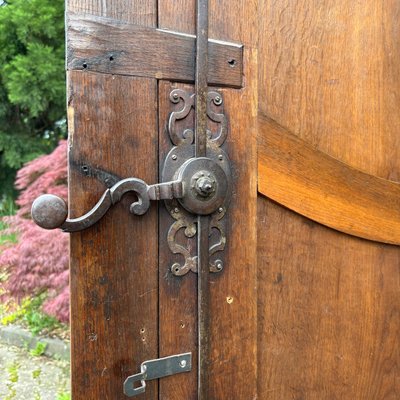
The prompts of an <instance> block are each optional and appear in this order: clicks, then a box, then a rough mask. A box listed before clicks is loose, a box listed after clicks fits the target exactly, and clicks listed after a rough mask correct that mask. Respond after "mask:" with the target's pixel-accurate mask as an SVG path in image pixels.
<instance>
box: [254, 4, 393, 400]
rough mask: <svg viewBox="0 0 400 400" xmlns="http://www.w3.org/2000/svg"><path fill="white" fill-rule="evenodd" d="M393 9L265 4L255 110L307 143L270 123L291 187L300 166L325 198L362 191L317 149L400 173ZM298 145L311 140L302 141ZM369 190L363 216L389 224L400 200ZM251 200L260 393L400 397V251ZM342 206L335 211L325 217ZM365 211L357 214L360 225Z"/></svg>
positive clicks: (346, 399) (379, 172) (280, 398)
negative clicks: (255, 228) (255, 221)
mask: <svg viewBox="0 0 400 400" xmlns="http://www.w3.org/2000/svg"><path fill="white" fill-rule="evenodd" d="M399 15H400V3H399V2H396V1H389V2H385V4H383V3H382V2H377V1H374V0H367V1H364V2H362V3H360V2H348V1H345V0H338V1H337V0H335V1H333V0H332V1H331V0H329V1H324V2H320V1H317V0H311V1H304V0H302V1H297V2H291V1H288V0H274V1H272V0H267V1H264V2H260V10H259V23H260V26H259V29H260V37H259V42H258V43H259V47H258V50H259V52H258V60H259V88H260V90H259V92H258V100H259V113H260V115H264V116H266V117H267V118H269V120H274V121H276V123H277V124H279V125H280V126H281V127H283V128H284V129H285V130H287V131H290V132H292V133H293V134H294V135H295V136H297V137H298V138H300V139H301V140H302V142H300V141H298V140H297V139H296V138H293V137H291V138H290V140H289V141H288V138H287V137H285V136H284V135H282V136H281V133H280V132H277V131H276V130H274V129H272V133H271V132H270V131H269V132H268V135H270V134H271V137H270V136H268V137H267V138H266V140H267V142H266V143H267V144H268V146H269V145H274V142H275V141H277V142H278V147H280V146H281V144H282V143H286V144H285V145H284V146H283V148H284V153H285V154H281V155H280V156H279V158H280V159H281V160H280V161H279V163H280V165H281V166H277V167H276V168H277V169H279V170H280V171H281V172H282V171H283V170H282V168H283V167H282V163H286V164H288V165H286V166H285V167H284V168H290V169H291V171H290V177H289V176H288V175H285V176H286V178H287V179H288V181H287V182H286V183H287V184H288V185H290V186H288V187H287V188H286V190H287V191H289V192H291V190H292V189H293V187H297V188H299V185H300V179H299V174H302V173H303V172H305V173H306V174H310V175H312V176H313V177H314V178H313V182H314V183H313V185H316V179H317V180H318V182H319V184H318V188H317V187H316V188H315V189H316V191H319V195H323V194H324V193H325V194H328V196H327V200H328V201H329V200H330V199H331V198H333V197H335V196H337V195H338V191H339V192H341V195H340V196H341V197H342V205H341V207H342V208H343V214H346V213H347V212H348V207H352V206H355V205H357V204H359V203H360V200H361V201H362V203H361V204H363V202H364V201H365V196H367V195H368V196H369V194H368V191H369V190H370V189H367V188H366V189H365V193H361V194H360V195H357V197H356V198H354V197H353V196H352V195H351V193H352V190H354V189H355V188H357V185H358V186H360V183H357V179H356V180H355V181H354V180H352V181H350V182H349V183H350V184H351V187H348V188H346V184H345V183H344V182H342V183H341V184H340V182H338V180H337V178H339V177H340V175H341V174H339V175H337V169H336V172H333V171H331V172H332V174H331V173H327V170H326V169H324V168H323V166H324V165H325V167H326V166H327V164H326V162H328V164H329V162H330V161H329V160H331V159H330V158H326V157H324V159H325V161H324V162H323V164H322V167H321V165H320V164H319V163H317V162H316V161H317V160H316V159H315V154H321V153H313V154H314V156H313V155H312V153H310V151H309V150H310V149H311V148H312V149H317V150H320V151H322V152H324V153H325V154H327V155H328V156H330V157H333V158H334V159H336V160H339V161H342V162H343V163H346V164H347V165H348V166H350V167H353V168H356V169H359V170H362V171H364V172H365V174H366V175H368V174H370V175H374V176H376V177H377V178H384V179H390V180H392V181H400V179H399V172H400V158H399V151H400V147H399V140H400V139H399V126H400V123H399V122H400V113H399V112H398V110H399V109H400V108H399V106H400V95H399V90H398V89H399V87H400V81H399V79H400V74H399V65H400V63H399V60H400V46H399V41H400V36H399V34H398V18H399ZM261 32H262V33H261ZM268 129H269V128H268ZM278 136H280V137H278ZM294 143H296V144H297V145H298V144H299V143H303V144H304V143H305V145H303V146H302V147H301V151H298V150H299V148H298V147H292V146H291V145H293V144H294ZM290 144H291V145H290ZM264 145H265V143H264ZM264 150H265V151H267V152H268V154H270V155H271V154H273V153H274V152H275V151H276V152H279V150H277V148H271V149H265V148H264ZM264 150H263V151H264ZM275 156H276V155H275V154H274V156H273V157H275ZM282 158H283V160H282ZM300 161H301V162H300ZM297 162H300V163H299V164H297V167H299V168H300V171H298V170H297V167H296V163H297ZM290 163H292V164H290ZM336 165H337V164H336ZM281 167H282V168H281ZM273 168H275V166H274V167H273ZM306 170H307V171H306ZM342 172H343V171H342ZM343 173H344V172H343ZM335 174H336V175H335ZM278 175H279V176H278ZM345 175H346V176H342V177H343V178H346V179H348V178H349V175H348V174H347V173H346V174H345ZM350 175H351V174H350ZM272 178H274V179H278V180H281V181H280V182H278V183H277V181H275V182H274V183H272V185H274V184H278V185H281V184H283V180H285V179H286V178H284V176H283V175H282V174H281V173H278V174H274V176H273V177H272V176H270V180H271V179H272ZM377 178H371V179H372V181H373V182H376V181H377ZM324 182H325V184H324ZM326 182H329V185H330V186H331V188H330V191H329V187H328V186H327V185H326ZM265 184H266V185H268V182H265ZM293 185H294V186H293ZM291 186H293V187H291ZM359 189H361V188H360V187H359ZM266 190H269V189H266ZM282 190H283V189H282ZM381 190H384V185H383V186H382V189H381ZM358 192H359V193H360V190H358ZM303 194H304V193H303ZM309 194H310V193H309ZM370 194H371V193H370ZM392 194H393V192H392ZM297 195H298V194H297ZM291 196H292V199H291V201H292V202H299V200H298V199H294V198H293V197H295V196H296V194H295V193H294V192H291ZM301 196H302V194H301V193H300V197H301ZM346 196H348V198H347V204H346V198H345V197H346ZM389 196H390V193H389ZM373 198H374V199H375V201H377V202H378V203H379V202H380V203H381V205H379V204H378V205H376V204H375V205H374V204H373V202H371V204H370V206H368V208H369V207H371V209H370V212H369V213H370V214H374V213H378V214H379V213H381V212H382V213H384V214H385V215H386V217H385V218H383V221H382V223H383V230H384V231H385V230H386V233H387V228H388V225H387V224H394V226H395V224H396V222H397V221H395V219H396V218H397V210H396V211H393V214H392V218H393V221H389V219H390V216H389V215H388V213H389V208H391V207H392V208H394V207H395V204H396V200H395V199H394V197H393V196H392V197H389V198H392V199H393V200H388V197H386V192H385V193H381V198H380V199H379V194H378V193H375V194H374V195H373ZM302 199H303V202H309V204H308V205H306V206H305V207H308V208H309V209H310V210H311V208H321V204H319V202H320V201H322V199H323V196H322V197H320V198H319V201H318V202H317V201H315V200H316V197H313V195H312V193H311V196H310V198H308V197H305V196H304V197H302ZM379 200H380V201H379ZM349 204H351V205H349ZM364 205H365V206H366V203H364ZM258 207H259V208H258V270H259V278H258V303H259V308H258V321H259V329H258V333H259V344H258V361H259V362H258V366H259V390H258V397H259V398H260V399H263V400H264V399H268V400H270V399H276V400H286V399H307V400H314V399H315V400H320V399H329V400H330V399H340V400H350V399H360V400H361V399H362V400H376V399H385V400H386V399H393V400H394V399H398V398H399V397H400V386H399V376H400V370H399V365H400V364H399V360H400V354H399V346H398V343H399V342H398V341H399V331H400V326H399V323H400V322H399V321H400V319H399V315H400V314H399V313H400V309H399V304H400V287H399V282H400V277H399V274H400V269H399V265H400V263H399V261H400V259H399V258H400V250H399V248H398V247H396V246H390V245H385V244H382V243H376V242H372V241H365V240H363V239H359V238H355V237H351V236H349V235H346V234H343V233H340V232H337V231H333V230H330V229H329V228H327V227H324V226H322V225H319V224H318V223H315V222H313V221H311V220H309V219H307V218H304V217H302V216H299V215H297V214H295V213H293V212H291V211H289V210H287V209H285V208H284V207H282V206H279V205H277V204H275V203H273V202H272V201H270V200H267V199H265V198H259V200H258ZM372 207H377V208H378V210H376V209H372ZM310 212H312V213H314V212H317V211H316V210H315V209H314V210H311V211H310ZM339 213H340V210H339V209H336V210H335V209H332V210H331V220H333V221H335V219H336V220H337V219H338V218H339V215H338V214H339ZM369 213H368V210H367V208H366V209H365V211H364V213H361V214H360V213H359V214H360V215H359V217H358V218H357V220H358V222H357V221H355V222H354V225H357V223H358V224H360V225H362V224H364V222H365V220H368V218H370V215H368V214H369ZM363 216H364V218H363ZM328 218H329V216H328V210H327V215H326V219H328ZM355 219H356V218H355ZM388 221H389V222H388ZM385 225H386V226H385ZM351 229H352V230H357V229H358V227H356V226H353V227H351ZM369 230H370V231H371V230H372V225H371V226H370V228H369ZM376 231H379V228H376ZM375 235H376V236H377V235H380V232H376V233H375ZM396 237H397V236H396Z"/></svg>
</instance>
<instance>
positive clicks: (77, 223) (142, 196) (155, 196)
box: [32, 178, 183, 232]
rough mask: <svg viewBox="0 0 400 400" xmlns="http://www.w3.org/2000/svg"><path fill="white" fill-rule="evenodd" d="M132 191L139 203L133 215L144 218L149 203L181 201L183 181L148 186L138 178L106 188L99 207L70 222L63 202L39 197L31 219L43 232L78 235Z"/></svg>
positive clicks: (54, 197) (46, 196) (98, 203)
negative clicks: (57, 230) (47, 230)
mask: <svg viewBox="0 0 400 400" xmlns="http://www.w3.org/2000/svg"><path fill="white" fill-rule="evenodd" d="M128 192H133V193H135V194H136V195H137V197H138V200H137V201H136V202H134V203H132V204H131V206H130V212H131V213H132V214H136V215H143V214H145V213H146V212H147V210H148V209H149V207H150V200H167V199H174V198H175V199H180V198H182V197H183V184H182V181H171V182H165V183H159V184H156V185H150V186H149V185H147V184H146V182H144V181H142V180H141V179H137V178H127V179H123V180H121V181H119V182H117V183H116V184H115V185H114V186H113V187H112V188H110V189H107V190H106V191H105V192H104V193H103V195H102V196H101V198H100V200H99V201H98V202H97V204H96V205H95V206H94V207H93V208H92V209H91V210H90V211H89V212H87V213H86V214H85V215H82V216H81V217H79V218H73V219H69V218H67V216H68V207H67V204H66V203H65V201H64V200H62V199H61V198H60V197H58V196H54V195H52V194H45V195H43V196H40V197H38V198H37V199H36V200H35V201H34V202H33V204H32V218H33V220H34V221H35V222H36V224H37V225H39V226H40V227H42V228H44V229H55V228H61V229H62V230H63V231H64V232H77V231H81V230H83V229H86V228H89V227H90V226H92V225H94V224H95V223H96V222H97V221H99V220H100V219H101V218H102V217H103V216H104V215H105V214H106V212H107V211H108V210H109V209H110V207H111V206H113V205H114V204H116V203H118V202H119V201H120V200H121V199H122V196H123V195H124V194H125V193H128Z"/></svg>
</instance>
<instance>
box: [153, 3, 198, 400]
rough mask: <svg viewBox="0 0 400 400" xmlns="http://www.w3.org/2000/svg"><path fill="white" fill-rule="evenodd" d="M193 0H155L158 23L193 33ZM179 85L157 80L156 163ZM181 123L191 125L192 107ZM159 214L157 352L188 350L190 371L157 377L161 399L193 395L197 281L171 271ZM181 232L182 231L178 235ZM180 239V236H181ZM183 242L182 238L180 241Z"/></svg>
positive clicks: (164, 147) (165, 219) (167, 221)
mask: <svg viewBox="0 0 400 400" xmlns="http://www.w3.org/2000/svg"><path fill="white" fill-rule="evenodd" d="M195 11H196V3H195V0H177V1H169V0H159V1H158V26H159V28H162V29H170V30H174V31H177V32H185V33H191V34H194V33H195ZM176 87H179V88H182V89H185V90H188V91H192V92H193V91H194V87H193V85H175V84H173V83H171V82H166V81H160V82H159V112H160V114H159V121H160V123H159V126H160V129H159V134H160V138H159V142H160V152H159V156H160V166H161V163H162V162H163V161H164V158H165V156H166V155H167V153H168V151H169V150H170V148H171V147H172V146H171V142H170V139H169V137H168V133H167V130H166V124H167V121H168V116H169V113H170V112H171V111H172V107H171V102H170V100H169V93H170V92H171V90H173V89H174V88H176ZM185 124H188V127H193V126H194V118H193V111H192V113H191V115H190V116H189V118H188V119H187V121H185ZM159 214H160V227H159V229H160V239H159V243H160V247H159V253H160V274H159V279H160V283H159V284H160V319H159V325H160V343H159V346H160V356H163V355H165V356H166V355H170V354H176V353H181V352H186V351H191V352H192V356H193V360H192V371H191V372H190V373H189V374H183V375H177V376H175V377H171V378H168V379H163V380H161V381H160V386H159V393H160V398H161V399H164V398H165V399H168V400H179V399H188V400H190V399H197V295H196V292H197V285H196V282H197V280H196V276H195V274H193V273H189V274H187V275H185V276H183V277H175V276H173V275H172V273H171V271H170V268H171V265H172V264H173V263H174V262H180V263H181V262H182V258H180V257H179V256H178V257H176V256H174V255H173V254H172V253H171V251H170V249H169V247H168V245H167V244H166V237H167V232H168V229H169V227H170V225H171V223H172V222H173V220H172V218H171V217H170V215H169V214H168V212H167V211H166V209H165V207H164V206H161V207H160V209H159ZM182 236H183V235H182ZM181 239H183V238H182V237H181ZM186 240H187V243H188V244H190V245H192V246H194V247H195V246H196V241H195V240H193V239H186ZM182 243H185V239H183V242H182Z"/></svg>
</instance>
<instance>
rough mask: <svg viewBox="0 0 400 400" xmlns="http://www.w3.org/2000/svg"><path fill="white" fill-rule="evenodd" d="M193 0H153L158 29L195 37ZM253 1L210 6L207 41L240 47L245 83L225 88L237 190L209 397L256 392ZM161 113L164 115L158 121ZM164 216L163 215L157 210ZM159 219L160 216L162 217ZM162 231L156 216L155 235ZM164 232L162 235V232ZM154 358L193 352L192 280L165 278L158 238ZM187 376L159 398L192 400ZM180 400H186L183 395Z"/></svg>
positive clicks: (220, 279) (167, 383) (217, 283)
mask: <svg viewBox="0 0 400 400" xmlns="http://www.w3.org/2000/svg"><path fill="white" fill-rule="evenodd" d="M194 10H195V1H193V0H187V1H183V0H179V1H177V2H170V1H164V0H162V1H160V2H159V28H162V29H171V30H175V31H186V32H188V33H193V32H194V28H195V25H194ZM256 18H257V13H256V4H255V3H254V2H248V1H242V0H238V1H236V0H235V1H229V2H228V1H211V2H210V37H212V38H213V39H216V40H226V41H233V42H239V43H243V44H244V74H243V78H244V82H245V87H244V88H243V89H241V90H235V89H224V90H222V92H223V96H224V110H225V113H226V115H227V116H228V119H229V124H230V127H229V134H228V139H227V143H226V150H227V152H228V154H229V156H230V157H231V160H232V163H233V168H234V169H233V173H234V180H235V190H234V193H233V198H232V202H231V205H230V207H229V211H228V214H227V215H228V221H229V222H228V229H227V247H226V250H225V255H224V258H225V260H224V261H225V268H224V270H223V272H222V273H220V274H215V275H212V277H211V297H212V299H211V304H212V309H211V319H212V322H211V327H212V328H211V332H210V342H211V343H212V356H211V371H210V376H211V377H212V379H211V382H210V388H211V389H210V393H209V399H210V400H211V399H215V400H216V399H218V400H224V399H233V398H236V399H246V400H247V399H249V400H250V399H253V398H255V397H256V391H257V386H256V385H257V375H256V369H257V355H256V345H257V325H256V322H257V321H256V309H257V306H256V271H257V270H256V253H255V251H254V249H255V245H256V225H255V224H254V221H255V218H256V194H257V192H256V185H257V182H256V168H257V167H256V136H255V133H256V130H255V128H256V119H255V117H256V115H255V110H254V99H255V98H256V95H257V92H256V88H257V86H256V83H257V82H256V51H255V40H256V36H257V31H256V24H255V22H256ZM173 87H175V86H174V85H171V84H169V83H164V82H163V83H161V84H160V91H159V94H160V100H159V101H160V135H161V137H160V144H161V151H165V149H164V148H163V145H162V143H163V140H164V143H165V144H166V145H168V142H165V135H166V133H165V129H164V127H163V125H162V124H164V122H163V120H164V119H165V116H166V115H167V112H166V109H167V108H168V107H170V105H168V102H169V100H168V93H169V91H170V90H171V89H172V88H173ZM161 115H163V117H161ZM161 213H163V211H161ZM161 215H162V214H161ZM165 229H166V227H165V225H164V227H163V222H162V218H161V223H160V235H163V230H164V231H165ZM165 234H166V233H164V235H165ZM160 245H161V247H160V260H161V263H160V354H170V353H171V351H174V349H179V350H180V351H181V350H184V349H185V348H187V347H188V346H189V347H190V346H191V347H192V348H193V349H194V350H196V342H197V331H196V329H194V328H193V327H194V325H195V324H196V322H197V321H196V320H197V317H196V314H195V313H196V312H197V310H196V301H197V299H196V289H197V287H196V279H197V277H196V276H194V274H191V275H186V276H184V277H182V278H178V279H176V278H170V276H169V275H168V274H167V272H166V271H167V269H168V267H169V266H170V265H171V256H170V254H169V252H170V251H169V249H168V247H167V245H166V244H165V243H164V244H163V242H162V239H160ZM196 373H197V371H196V368H194V370H193V375H192V376H191V377H190V378H189V379H188V378H187V377H185V378H183V377H178V376H176V377H173V378H171V379H170V380H161V381H160V397H161V398H167V396H171V397H168V399H171V400H175V399H176V400H180V399H182V398H185V399H195V398H196V397H195V393H196V384H197V382H196ZM185 396H186V397H185Z"/></svg>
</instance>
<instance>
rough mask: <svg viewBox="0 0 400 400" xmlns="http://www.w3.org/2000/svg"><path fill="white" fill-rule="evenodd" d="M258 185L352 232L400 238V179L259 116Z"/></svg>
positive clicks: (281, 200) (393, 240)
mask: <svg viewBox="0 0 400 400" xmlns="http://www.w3.org/2000/svg"><path fill="white" fill-rule="evenodd" d="M258 190H259V192H260V193H262V194H263V195H265V196H267V197H269V198H270V199H272V200H274V201H276V202H278V203H279V204H282V205H284V206H285V207H287V208H289V209H291V210H293V211H296V212H298V213H299V214H301V215H304V216H306V217H308V218H310V219H312V220H314V221H317V222H319V223H321V224H324V225H327V226H329V227H331V228H334V229H337V230H339V231H341V232H345V233H348V234H350V235H354V236H358V237H362V238H365V239H369V240H375V241H378V242H384V243H391V244H400V185H399V184H398V183H396V182H392V181H388V180H386V179H382V178H378V177H377V176H374V175H370V174H367V173H365V172H362V171H359V170H357V169H355V168H353V167H351V166H349V165H347V164H345V163H343V162H341V161H339V160H336V159H335V158H333V157H330V156H329V155H327V154H325V153H323V152H321V151H319V150H317V149H315V148H313V147H312V146H310V145H309V144H308V143H307V142H306V141H304V140H302V139H300V138H299V137H297V136H295V135H293V134H291V133H290V132H288V131H287V130H285V129H283V128H282V127H280V126H279V125H277V124H276V123H274V122H273V121H271V120H269V119H268V118H266V117H263V116H260V117H259V120H258Z"/></svg>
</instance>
